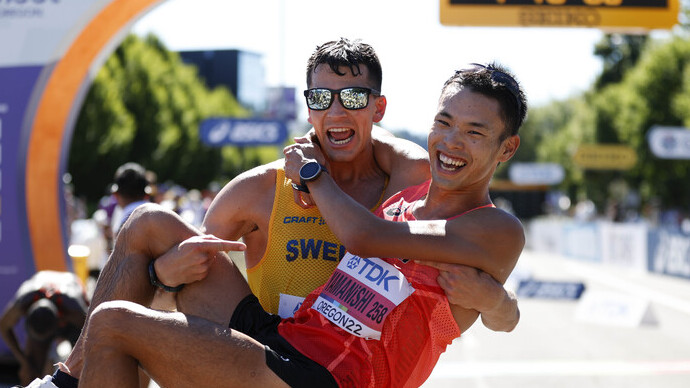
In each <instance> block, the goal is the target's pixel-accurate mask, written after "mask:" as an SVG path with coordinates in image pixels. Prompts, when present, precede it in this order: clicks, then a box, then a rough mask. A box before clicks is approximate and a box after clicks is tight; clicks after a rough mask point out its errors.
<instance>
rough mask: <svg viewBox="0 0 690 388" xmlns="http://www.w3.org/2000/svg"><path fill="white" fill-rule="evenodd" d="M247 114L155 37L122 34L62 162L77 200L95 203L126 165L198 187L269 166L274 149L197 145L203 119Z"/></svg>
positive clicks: (95, 82) (95, 83) (161, 179)
mask: <svg viewBox="0 0 690 388" xmlns="http://www.w3.org/2000/svg"><path fill="white" fill-rule="evenodd" d="M247 115H248V112H247V111H246V110H244V109H243V108H242V107H241V106H240V105H239V104H238V103H237V101H236V100H235V98H234V97H233V96H232V95H231V93H230V92H229V91H228V89H226V88H221V87H219V88H215V89H213V90H208V88H206V86H205V85H204V83H203V81H202V80H201V79H200V78H199V76H198V74H197V71H196V68H195V67H193V66H189V65H186V64H184V63H183V62H182V61H181V59H180V57H179V55H178V54H177V53H174V52H171V51H168V50H167V49H166V48H165V47H164V46H163V44H162V43H161V42H160V41H159V40H158V39H157V38H156V37H154V36H148V37H146V38H145V39H142V38H139V37H136V36H134V35H131V36H128V37H127V38H126V39H125V40H124V41H123V42H122V44H121V45H120V47H118V48H117V50H116V51H115V52H114V53H113V54H112V55H111V56H110V57H109V58H108V59H107V60H106V62H105V64H104V65H103V67H102V68H101V69H100V71H99V72H98V73H97V74H96V77H95V79H94V80H93V83H92V85H91V87H90V89H89V92H88V94H87V95H86V98H85V100H84V103H83V106H82V109H81V112H80V114H79V117H78V119H77V122H76V126H75V129H74V134H73V137H72V144H71V148H70V155H69V161H68V171H69V172H70V173H71V175H72V178H73V182H74V189H75V194H76V195H78V196H80V197H84V198H86V199H87V201H88V202H89V203H91V204H93V203H94V202H95V201H97V200H98V199H99V198H100V197H101V196H102V195H103V194H104V193H105V191H106V188H107V187H108V185H109V184H110V182H111V181H112V179H113V174H114V172H115V170H116V169H117V167H118V166H120V165H121V164H123V163H125V162H128V161H134V162H137V163H140V164H142V165H143V166H144V167H146V168H147V169H149V170H152V171H153V172H155V173H156V174H157V176H158V181H159V182H166V181H172V182H175V183H177V184H179V185H181V186H183V187H186V188H189V189H191V188H197V189H202V188H205V187H207V186H208V184H209V183H210V182H212V181H224V180H228V179H230V178H232V177H234V176H235V175H236V174H238V173H239V172H241V171H243V170H245V169H247V168H250V167H253V166H255V165H258V164H261V163H265V162H267V161H270V160H274V159H275V158H276V157H277V154H278V151H277V150H276V148H275V147H273V148H271V151H267V150H264V149H245V150H240V149H237V148H234V147H224V149H222V150H221V149H220V148H211V147H207V146H205V145H204V144H202V143H201V142H200V139H199V135H198V129H199V124H200V123H201V121H202V120H204V119H206V118H209V117H213V116H226V117H246V116H247Z"/></svg>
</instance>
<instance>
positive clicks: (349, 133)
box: [328, 128, 355, 145]
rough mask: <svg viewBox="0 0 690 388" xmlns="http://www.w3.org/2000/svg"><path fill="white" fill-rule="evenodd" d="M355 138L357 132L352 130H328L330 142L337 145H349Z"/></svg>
mask: <svg viewBox="0 0 690 388" xmlns="http://www.w3.org/2000/svg"><path fill="white" fill-rule="evenodd" d="M354 136H355V131H353V130H352V129H350V128H331V129H329V130H328V140H330V141H331V143H333V144H337V145H341V144H347V143H349V142H350V141H351V140H352V138H353V137H354Z"/></svg>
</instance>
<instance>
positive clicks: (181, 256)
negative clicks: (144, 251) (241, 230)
mask: <svg viewBox="0 0 690 388" xmlns="http://www.w3.org/2000/svg"><path fill="white" fill-rule="evenodd" d="M246 248H247V247H246V245H244V243H241V242H237V241H228V240H223V239H220V238H218V237H216V236H213V235H210V234H209V235H201V236H193V237H190V238H188V239H186V240H184V241H182V242H181V243H180V244H179V245H177V246H174V247H173V248H172V249H170V250H169V251H168V252H166V253H165V254H164V255H163V256H161V257H159V258H158V259H156V261H155V263H154V268H155V271H156V274H157V276H158V280H159V281H160V282H161V283H163V284H165V285H167V286H170V287H176V286H178V285H180V284H188V283H192V282H195V281H198V280H201V279H203V278H205V277H206V275H207V274H208V270H209V268H210V267H211V264H213V260H215V258H216V255H218V254H222V253H221V252H228V251H243V250H245V249H246Z"/></svg>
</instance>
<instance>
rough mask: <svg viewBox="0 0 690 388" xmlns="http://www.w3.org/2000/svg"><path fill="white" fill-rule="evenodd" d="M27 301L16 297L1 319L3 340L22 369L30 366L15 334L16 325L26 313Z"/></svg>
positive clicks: (0, 325) (0, 329) (0, 327)
mask: <svg viewBox="0 0 690 388" xmlns="http://www.w3.org/2000/svg"><path fill="white" fill-rule="evenodd" d="M25 299H26V298H25V297H22V296H15V298H13V299H12V300H11V301H10V302H9V303H8V304H7V306H6V307H5V311H4V312H3V313H2V318H0V333H1V334H2V339H3V340H4V341H5V343H6V344H7V347H8V348H9V349H10V351H11V352H12V354H13V355H14V357H15V358H16V359H17V361H18V362H19V364H20V365H21V366H22V367H24V366H26V365H28V360H27V358H26V355H25V354H24V352H23V351H22V349H21V347H20V346H19V342H18V341H17V336H16V335H15V334H14V325H16V324H17V322H19V320H20V319H21V318H22V317H23V316H24V314H25V313H26V310H27V308H28V305H27V304H26V303H27V302H26V301H25Z"/></svg>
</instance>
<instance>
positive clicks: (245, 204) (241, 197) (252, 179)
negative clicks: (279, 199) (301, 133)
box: [154, 160, 283, 287]
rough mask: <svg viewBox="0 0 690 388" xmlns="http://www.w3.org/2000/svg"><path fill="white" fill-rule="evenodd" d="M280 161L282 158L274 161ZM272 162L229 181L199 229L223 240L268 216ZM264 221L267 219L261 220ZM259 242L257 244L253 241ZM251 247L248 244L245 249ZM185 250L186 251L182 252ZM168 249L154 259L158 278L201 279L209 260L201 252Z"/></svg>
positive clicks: (169, 280) (172, 282) (255, 226)
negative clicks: (170, 250)
mask: <svg viewBox="0 0 690 388" xmlns="http://www.w3.org/2000/svg"><path fill="white" fill-rule="evenodd" d="M274 163H280V164H281V165H282V163H283V162H282V160H280V161H277V162H274ZM272 165H273V164H269V165H264V166H259V167H256V168H253V169H251V170H249V171H246V172H244V173H242V174H240V175H238V176H237V177H235V178H234V179H233V180H232V181H230V182H229V183H228V184H227V185H226V186H225V187H224V188H223V189H222V190H221V192H220V193H219V194H218V195H217V196H216V198H215V199H214V200H213V202H212V203H211V206H210V207H209V210H208V212H207V213H206V217H205V218H204V222H203V225H202V231H203V232H204V233H208V234H213V235H214V236H216V237H218V238H221V239H224V240H237V239H239V238H241V237H245V236H247V235H248V234H250V233H251V232H253V231H254V230H256V229H258V228H265V227H266V225H259V224H260V223H261V222H262V220H268V219H269V217H268V216H266V215H265V214H262V212H265V211H268V214H270V211H271V204H272V201H273V193H274V189H275V169H273V168H272V167H271V166H272ZM265 222H267V221H265ZM254 245H259V244H254ZM251 249H255V248H254V246H252V247H249V248H248V253H249V254H256V252H249V251H250V250H251ZM184 253H187V254H184ZM198 253H199V252H195V251H193V250H189V251H186V252H182V251H178V252H168V253H167V254H165V255H163V256H161V257H160V258H159V259H158V260H156V261H155V263H154V267H155V270H156V274H157V275H158V279H159V280H160V281H161V282H162V283H163V284H165V285H168V286H171V287H174V286H177V285H179V284H187V283H191V282H194V281H198V280H201V279H203V278H205V277H206V275H207V274H208V269H209V268H210V265H211V261H210V260H209V259H208V258H207V257H205V255H204V254H203V253H204V252H200V253H201V254H198Z"/></svg>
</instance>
